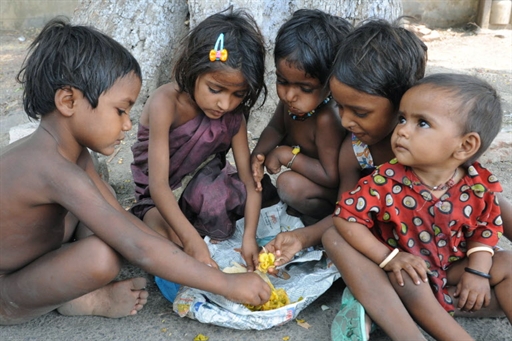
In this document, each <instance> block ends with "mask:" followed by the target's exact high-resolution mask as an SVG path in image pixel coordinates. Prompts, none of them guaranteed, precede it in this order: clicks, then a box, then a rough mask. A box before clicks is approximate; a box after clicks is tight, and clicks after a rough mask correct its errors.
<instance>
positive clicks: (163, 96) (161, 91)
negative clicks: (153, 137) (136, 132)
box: [140, 83, 179, 126]
mask: <svg viewBox="0 0 512 341" xmlns="http://www.w3.org/2000/svg"><path fill="white" fill-rule="evenodd" d="M178 97H179V92H178V88H177V86H176V84H175V83H167V84H164V85H162V86H160V87H158V88H157V89H156V90H155V91H154V92H153V93H152V94H151V96H149V98H148V100H147V102H146V104H145V105H144V108H143V110H142V114H141V117H140V123H141V124H143V125H145V126H148V125H149V122H150V120H151V119H152V118H153V117H154V116H161V115H165V114H166V113H168V112H172V111H174V110H173V109H174V107H175V105H176V102H177V99H178Z"/></svg>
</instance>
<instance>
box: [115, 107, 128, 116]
mask: <svg viewBox="0 0 512 341" xmlns="http://www.w3.org/2000/svg"><path fill="white" fill-rule="evenodd" d="M117 113H118V114H119V116H122V115H123V114H126V111H125V110H123V109H119V108H118V109H117Z"/></svg>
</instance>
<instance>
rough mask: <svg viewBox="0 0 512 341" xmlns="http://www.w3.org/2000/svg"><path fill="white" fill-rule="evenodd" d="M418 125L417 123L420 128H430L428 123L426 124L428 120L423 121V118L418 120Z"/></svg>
mask: <svg viewBox="0 0 512 341" xmlns="http://www.w3.org/2000/svg"><path fill="white" fill-rule="evenodd" d="M418 125H419V126H420V127H421V128H430V124H428V122H427V121H425V120H420V121H419V122H418Z"/></svg>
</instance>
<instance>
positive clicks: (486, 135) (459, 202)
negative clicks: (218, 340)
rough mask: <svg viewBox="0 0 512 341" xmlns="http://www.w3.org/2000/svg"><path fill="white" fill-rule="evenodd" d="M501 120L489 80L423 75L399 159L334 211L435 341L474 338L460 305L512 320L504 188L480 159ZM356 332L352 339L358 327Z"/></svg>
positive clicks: (402, 128) (344, 231) (401, 135)
mask: <svg viewBox="0 0 512 341" xmlns="http://www.w3.org/2000/svg"><path fill="white" fill-rule="evenodd" d="M501 121H502V111H501V105H500V100H499V97H498V95H497V93H496V91H495V90H494V89H493V88H492V87H491V86H490V85H489V84H487V83H486V82H484V81H481V80H479V79H478V78H476V77H472V76H466V75H459V74H437V75H432V76H429V77H426V78H424V79H423V80H421V81H419V82H418V83H417V85H415V86H414V87H412V88H411V89H410V90H408V91H407V92H406V93H405V95H404V96H403V98H402V100H401V104H400V111H399V118H398V125H397V126H396V128H395V130H394V133H393V135H392V138H391V145H392V149H393V152H394V155H395V156H396V159H393V160H392V161H391V162H389V163H385V164H383V165H381V166H379V167H377V169H376V170H375V172H374V173H373V174H372V175H371V176H368V177H365V178H363V179H361V180H360V181H359V182H358V185H357V187H356V188H355V189H354V190H352V191H350V192H345V193H343V194H342V195H341V198H340V201H339V204H338V205H337V208H336V210H335V212H334V216H335V218H334V224H335V226H336V230H337V231H338V232H339V233H340V234H341V235H342V236H343V238H344V239H345V240H346V241H347V242H348V243H349V244H350V245H351V246H352V247H354V248H355V249H356V250H358V251H359V252H361V253H362V254H363V255H365V256H366V257H367V258H368V259H369V260H371V261H373V262H374V263H375V264H378V266H379V267H380V268H381V269H382V270H383V272H384V271H385V272H387V274H388V277H389V279H388V278H385V279H384V280H383V281H382V282H380V283H379V282H373V284H374V287H377V286H378V287H382V286H386V287H389V288H394V290H396V293H397V294H398V296H399V297H400V299H401V301H402V302H403V306H405V308H407V310H408V311H409V313H410V315H411V317H412V318H413V319H414V320H415V321H416V322H417V323H418V324H420V326H421V327H422V328H423V329H424V330H425V331H427V332H428V333H429V334H431V335H432V336H433V337H434V338H435V339H436V340H462V339H470V338H471V337H470V336H469V335H468V334H467V333H466V332H465V331H464V329H463V328H462V327H461V326H459V325H458V324H457V322H456V321H455V320H454V319H452V318H451V317H450V315H448V313H450V314H452V315H453V313H454V310H455V308H458V309H461V310H463V311H468V312H474V311H478V310H480V309H481V308H482V307H487V306H488V305H489V303H490V301H491V299H496V300H497V302H499V306H500V307H501V309H502V310H503V311H504V312H505V315H506V316H507V317H508V319H509V321H512V297H511V296H510V288H511V287H512V269H511V268H510V264H511V263H512V252H509V251H499V252H496V254H495V252H494V247H495V246H496V244H497V242H498V239H499V237H500V236H501V234H502V231H503V229H502V226H501V225H502V221H501V217H500V208H499V204H498V200H497V198H496V195H495V192H498V191H501V186H500V185H499V183H498V180H497V179H496V177H495V176H493V175H492V174H491V173H490V172H489V171H488V170H486V169H485V168H483V167H482V166H481V165H480V164H479V163H478V162H476V160H477V159H478V157H479V156H480V155H482V153H483V152H484V151H485V150H486V149H487V148H488V147H489V145H490V144H491V142H492V140H493V139H494V138H495V137H496V135H497V134H498V132H499V130H500V126H501ZM493 255H494V257H493ZM427 274H428V275H429V277H427ZM346 277H347V275H346V274H345V276H344V278H346ZM429 282H430V283H429ZM427 283H429V284H430V286H429V285H428V284H427ZM430 287H432V289H431V288H430ZM448 287H452V290H448ZM491 289H492V290H493V291H494V294H495V296H494V295H493V296H491ZM436 299H437V300H436ZM378 304H382V303H380V302H378ZM398 304H399V302H396V303H395V305H394V307H396V306H397V305H398ZM361 324H362V323H361ZM392 325H394V326H396V321H394V322H392ZM348 326H349V327H348V328H347V330H345V333H348V332H349V329H350V328H351V327H354V328H355V329H356V330H357V328H356V326H357V323H355V324H354V326H350V322H348ZM399 332H400V331H399ZM363 335H364V334H363ZM402 337H404V338H405V339H407V337H405V335H404V334H402Z"/></svg>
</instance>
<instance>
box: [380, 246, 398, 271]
mask: <svg viewBox="0 0 512 341" xmlns="http://www.w3.org/2000/svg"><path fill="white" fill-rule="evenodd" d="M398 252H400V250H398V249H394V250H393V251H391V253H390V254H389V255H388V256H387V257H386V258H384V260H383V261H382V263H380V264H379V268H381V269H384V267H385V266H386V265H388V263H389V262H391V260H392V259H393V258H395V256H396V255H398Z"/></svg>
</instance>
